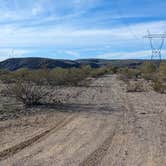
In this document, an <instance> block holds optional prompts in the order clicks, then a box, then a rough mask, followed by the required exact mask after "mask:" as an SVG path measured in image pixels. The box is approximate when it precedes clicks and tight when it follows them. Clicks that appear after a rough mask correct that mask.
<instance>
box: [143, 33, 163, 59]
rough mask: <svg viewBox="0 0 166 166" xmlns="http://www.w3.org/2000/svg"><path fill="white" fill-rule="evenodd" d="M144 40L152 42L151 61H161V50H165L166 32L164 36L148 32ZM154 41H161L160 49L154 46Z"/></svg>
mask: <svg viewBox="0 0 166 166" xmlns="http://www.w3.org/2000/svg"><path fill="white" fill-rule="evenodd" d="M144 38H147V39H149V41H150V47H151V49H152V55H151V60H153V58H154V57H157V58H159V60H160V61H161V58H162V57H161V49H162V48H163V45H164V40H165V38H166V32H165V33H163V34H151V33H150V31H149V30H148V35H146V36H144ZM154 39H160V42H161V43H160V44H159V46H158V47H156V46H154V43H153V40H154Z"/></svg>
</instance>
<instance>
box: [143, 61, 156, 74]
mask: <svg viewBox="0 0 166 166" xmlns="http://www.w3.org/2000/svg"><path fill="white" fill-rule="evenodd" d="M156 71H157V66H156V65H155V64H154V63H152V62H144V63H143V64H142V66H141V72H142V73H143V74H151V73H155V72H156Z"/></svg>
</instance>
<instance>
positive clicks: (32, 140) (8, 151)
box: [0, 115, 76, 161]
mask: <svg viewBox="0 0 166 166" xmlns="http://www.w3.org/2000/svg"><path fill="white" fill-rule="evenodd" d="M75 117H76V115H72V116H70V117H67V118H64V120H62V121H61V122H60V123H58V124H57V125H56V126H54V127H52V128H50V129H48V130H46V131H44V132H42V133H40V134H38V135H36V136H34V137H32V138H30V139H28V140H25V141H23V142H21V143H19V144H17V145H15V146H12V147H10V148H8V149H5V150H3V151H1V152H0V161H2V160H5V159H7V158H9V157H10V156H12V155H14V154H16V153H18V152H20V151H21V150H23V149H24V148H26V147H28V146H31V145H32V144H33V143H35V142H37V141H41V139H42V138H43V137H44V136H47V135H48V134H50V133H52V132H56V131H58V130H59V129H61V128H62V127H64V126H66V125H67V124H68V123H70V122H71V121H73V120H74V119H75Z"/></svg>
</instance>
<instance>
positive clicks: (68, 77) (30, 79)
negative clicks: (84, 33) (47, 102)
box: [0, 66, 108, 106]
mask: <svg viewBox="0 0 166 166" xmlns="http://www.w3.org/2000/svg"><path fill="white" fill-rule="evenodd" d="M106 72H108V68H106V67H102V68H98V69H92V68H91V67H90V66H83V67H82V68H70V69H63V68H55V69H52V70H50V69H47V68H42V69H39V70H28V69H25V68H23V69H20V70H17V71H15V72H9V71H8V72H7V71H6V72H0V76H1V77H0V79H1V81H2V82H3V83H5V84H6V85H7V87H8V88H7V90H8V93H6V94H7V95H9V96H14V97H15V98H16V99H17V100H19V101H21V102H22V103H23V104H25V105H26V106H32V105H38V104H41V101H42V102H43V98H44V97H45V96H46V95H48V92H46V90H45V88H44V87H46V86H56V87H57V86H78V85H87V83H88V81H89V80H88V81H87V78H88V77H99V76H101V75H103V74H105V73H106ZM49 95H50V94H49Z"/></svg>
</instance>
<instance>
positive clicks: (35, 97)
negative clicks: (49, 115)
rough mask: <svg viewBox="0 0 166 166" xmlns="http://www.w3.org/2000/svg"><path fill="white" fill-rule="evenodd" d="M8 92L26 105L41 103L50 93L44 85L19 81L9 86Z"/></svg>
mask: <svg viewBox="0 0 166 166" xmlns="http://www.w3.org/2000/svg"><path fill="white" fill-rule="evenodd" d="M7 91H8V94H10V95H12V96H14V97H16V99H17V100H18V101H20V102H22V103H23V104H24V105H25V106H33V105H38V104H41V100H42V99H43V98H44V97H46V96H47V95H48V92H47V91H46V90H45V89H44V87H42V86H37V85H35V84H34V83H32V82H25V81H18V82H16V83H14V84H11V85H10V86H9V87H8V88H7Z"/></svg>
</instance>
